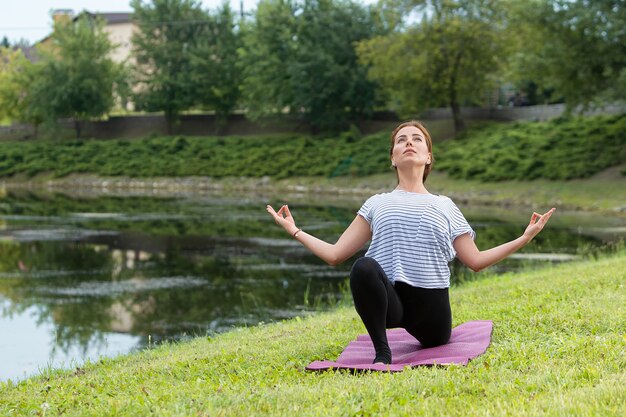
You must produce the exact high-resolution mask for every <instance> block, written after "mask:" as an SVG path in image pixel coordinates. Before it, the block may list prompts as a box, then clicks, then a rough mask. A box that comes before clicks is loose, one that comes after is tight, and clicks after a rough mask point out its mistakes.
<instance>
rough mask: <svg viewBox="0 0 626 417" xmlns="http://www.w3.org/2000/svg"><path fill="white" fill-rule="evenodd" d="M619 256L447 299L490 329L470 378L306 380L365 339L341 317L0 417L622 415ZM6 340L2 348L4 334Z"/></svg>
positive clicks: (130, 373) (230, 340) (57, 376)
mask: <svg viewBox="0 0 626 417" xmlns="http://www.w3.org/2000/svg"><path fill="white" fill-rule="evenodd" d="M625 278H626V254H624V253H622V254H620V255H616V256H613V257H608V258H604V259H600V260H594V261H586V262H579V263H572V264H566V265H561V266H555V267H549V268H545V269H541V270H536V271H529V272H525V273H520V274H506V275H502V276H490V277H486V278H485V279H483V280H481V281H475V282H471V283H468V284H466V285H463V286H461V287H457V288H453V289H452V291H451V300H452V308H453V316H454V318H453V320H454V324H455V325H457V324H460V323H462V322H465V321H468V320H477V319H491V320H493V321H494V332H493V341H492V345H491V346H490V348H489V349H488V350H487V352H486V353H485V354H484V355H482V356H480V357H478V358H477V359H475V360H473V361H471V362H470V363H469V365H468V366H466V367H462V366H450V367H430V368H426V367H423V368H417V369H411V370H407V371H405V372H402V373H399V374H381V373H363V374H359V375H351V374H350V373H347V372H325V373H310V372H307V371H305V370H304V367H305V366H306V365H307V364H308V363H309V362H310V361H312V360H316V359H322V358H328V359H334V358H336V356H337V355H338V354H339V353H340V352H341V350H342V349H343V347H344V346H345V345H346V344H347V343H348V342H349V341H350V340H351V339H353V338H354V337H356V335H357V334H359V333H362V332H363V331H364V329H363V326H362V324H361V323H360V320H359V319H358V318H357V316H356V314H355V313H354V311H353V310H352V308H350V307H339V308H338V309H337V310H335V311H333V312H329V313H323V314H317V315H314V316H310V317H305V318H298V319H294V320H290V321H288V322H283V323H277V324H269V325H262V326H259V327H254V328H248V329H239V330H234V331H232V332H230V333H226V334H222V335H219V336H216V337H214V338H212V339H207V338H199V339H195V340H193V341H191V342H185V343H180V344H175V345H168V346H162V347H160V348H157V349H153V350H151V351H144V352H141V353H138V354H131V355H128V356H124V357H120V358H117V359H105V360H102V361H100V362H98V363H96V364H91V365H87V366H84V367H82V368H80V369H74V370H72V371H51V372H49V373H48V375H44V376H40V377H37V378H33V379H30V380H26V381H23V382H20V383H19V384H13V383H4V384H2V385H0V414H2V415H61V414H62V415H94V416H101V415H128V416H136V415H148V414H151V413H153V414H157V415H207V416H208V415H211V416H214V415H242V416H243V415H245V416H248V415H256V414H271V415H289V416H300V415H331V416H337V415H341V416H349V415H407V416H409V415H410V416H415V415H423V416H439V415H441V416H444V415H445V416H455V415H458V416H481V415H484V416H488V415H519V416H528V415H559V416H618V415H623V414H622V413H623V410H624V409H626V335H625V331H624V330H625V326H626V309H625V307H624V306H625V305H626V291H625V289H624V281H625ZM8 337H10V336H8Z"/></svg>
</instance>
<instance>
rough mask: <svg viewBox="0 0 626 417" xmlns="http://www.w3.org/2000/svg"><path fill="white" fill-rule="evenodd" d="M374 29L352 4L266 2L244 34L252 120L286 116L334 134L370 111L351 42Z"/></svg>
mask: <svg viewBox="0 0 626 417" xmlns="http://www.w3.org/2000/svg"><path fill="white" fill-rule="evenodd" d="M376 30H377V26H376V24H375V22H374V19H373V17H372V15H371V13H370V9H368V8H365V7H363V6H361V5H359V4H358V3H356V2H353V1H351V0H303V1H297V0H265V1H261V2H260V3H259V4H258V9H257V13H256V19H255V21H254V22H253V24H252V25H251V27H249V28H248V30H247V31H246V34H245V35H244V48H243V49H242V54H241V57H242V64H243V68H244V83H243V98H244V102H245V104H246V106H247V108H248V110H249V114H250V115H251V116H252V117H253V118H259V117H262V116H267V115H272V114H281V113H282V112H284V111H288V112H290V113H291V114H296V115H300V116H302V117H303V118H304V120H305V121H306V122H307V123H308V124H309V125H310V126H311V127H312V128H313V129H314V130H340V129H343V128H345V127H347V125H348V122H349V121H350V120H355V119H358V118H361V117H364V116H366V115H367V114H368V113H369V112H370V111H371V110H372V108H373V106H374V102H375V100H374V93H375V90H374V83H372V82H371V81H369V80H368V79H367V70H366V68H365V67H363V66H361V65H359V63H358V62H357V56H356V52H355V49H354V45H355V43H356V42H359V41H361V40H364V39H368V38H370V37H372V36H373V35H374V34H375V33H376Z"/></svg>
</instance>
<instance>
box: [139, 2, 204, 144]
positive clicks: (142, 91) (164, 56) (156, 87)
mask: <svg viewBox="0 0 626 417" xmlns="http://www.w3.org/2000/svg"><path fill="white" fill-rule="evenodd" d="M130 5H131V7H132V8H133V10H134V19H135V22H136V23H137V27H138V31H137V32H136V33H135V35H133V45H134V57H135V59H136V61H137V67H136V76H137V81H138V87H137V89H138V92H137V95H136V103H137V107H138V108H139V109H144V110H148V111H163V112H164V113H165V118H166V120H167V125H168V131H169V132H170V133H172V132H173V127H174V124H175V123H177V122H178V118H179V115H180V113H181V111H183V110H186V109H188V108H189V107H191V106H192V105H193V101H194V97H195V94H194V93H195V91H194V90H195V86H194V83H193V80H192V79H191V77H190V74H191V72H192V64H191V51H192V50H193V49H194V47H195V44H196V42H197V41H198V40H199V39H200V38H201V37H202V36H203V33H204V32H205V30H206V28H207V26H208V19H207V16H206V14H205V13H204V12H203V11H202V9H201V8H200V5H199V3H198V2H197V1H195V0H152V1H151V2H150V3H144V2H143V1H141V0H132V1H131V3H130Z"/></svg>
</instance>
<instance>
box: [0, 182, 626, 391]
mask: <svg viewBox="0 0 626 417" xmlns="http://www.w3.org/2000/svg"><path fill="white" fill-rule="evenodd" d="M363 200H364V198H362V197H352V198H342V199H339V198H335V199H330V198H319V197H317V196H302V195H300V196H297V195H295V196H294V195H292V196H261V195H258V196H250V195H247V196H244V195H217V194H215V195H213V194H204V195H201V196H198V195H195V196H176V197H160V198H155V197H144V196H142V197H128V196H127V197H120V196H96V197H86V196H81V197H76V196H68V195H66V194H49V193H32V192H21V193H16V192H10V193H5V194H4V195H2V196H0V334H1V335H2V336H1V337H0V381H3V380H7V379H12V380H19V379H22V378H24V377H25V376H28V375H32V374H35V373H37V372H40V371H42V370H45V369H47V368H50V367H72V366H80V364H81V363H83V362H84V361H85V360H87V359H89V360H92V361H95V360H97V359H98V358H100V357H102V356H114V355H116V354H119V353H126V352H130V351H132V350H135V349H141V348H144V347H147V346H150V345H153V344H157V343H159V342H160V341H162V340H179V339H183V338H186V337H193V336H203V335H210V334H213V333H217V332H223V331H226V330H228V329H231V328H232V327H234V326H249V325H255V324H258V323H259V322H270V321H276V320H281V319H287V318H290V317H294V316H296V315H302V314H306V313H307V312H311V311H316V310H322V309H326V308H329V307H332V306H334V305H336V304H337V303H338V302H339V301H340V300H341V299H342V298H343V297H345V296H349V295H347V294H349V292H347V291H346V289H347V282H346V279H347V276H348V273H349V270H350V266H351V263H352V261H353V260H349V261H347V262H345V263H344V264H343V265H340V266H338V267H330V266H327V265H325V264H324V263H323V262H321V261H320V260H318V259H317V258H315V257H314V256H312V255H310V254H309V253H308V252H307V251H306V250H305V249H304V248H303V247H302V246H300V245H299V244H298V243H297V242H295V241H294V240H293V239H291V238H290V237H289V236H288V235H286V234H285V233H284V232H283V231H282V230H281V229H280V228H278V227H277V226H275V225H274V223H273V221H272V220H271V218H270V217H269V216H268V215H267V213H266V212H265V210H264V207H265V205H266V204H268V203H269V204H273V205H275V206H278V205H280V204H281V203H282V202H285V201H287V202H289V204H290V208H291V211H292V213H293V214H294V217H295V218H296V220H298V223H299V225H300V226H301V227H302V228H303V229H305V230H307V231H309V232H311V233H313V234H315V235H316V236H318V237H320V238H322V239H326V240H333V241H334V240H335V239H336V238H337V237H338V236H339V234H340V233H341V232H342V231H343V230H344V229H345V227H346V226H347V225H348V224H349V223H350V222H351V221H352V219H353V218H354V216H355V212H356V210H357V209H358V208H359V207H360V204H362V202H363ZM461 209H462V211H463V212H464V213H465V215H466V217H467V218H468V220H469V221H470V223H471V224H472V226H473V227H474V228H475V230H476V232H477V234H478V238H477V244H478V246H479V247H489V246H493V245H495V244H498V243H502V242H504V241H507V240H510V239H512V238H514V237H516V236H518V235H519V234H520V233H521V232H522V231H523V229H524V226H525V224H526V223H527V221H528V217H529V212H528V210H523V211H522V212H519V213H518V212H516V211H515V210H502V209H493V208H491V209H486V208H481V207H462V206H461ZM557 213H558V212H557ZM624 236H626V219H624V218H620V217H615V218H611V217H606V216H592V215H585V214H576V213H558V215H557V216H555V217H553V219H552V220H551V224H550V227H549V228H548V229H546V230H545V231H544V232H543V233H542V234H541V235H540V236H539V237H538V238H537V240H536V241H535V242H534V243H533V244H532V245H529V246H527V247H526V248H524V250H523V251H522V252H521V253H519V254H516V256H515V257H513V258H512V259H509V260H507V261H505V262H503V263H502V264H499V265H497V266H496V267H492V268H491V271H495V272H497V271H500V270H504V269H515V268H519V267H520V266H522V265H524V266H526V265H529V264H530V265H532V264H537V263H545V262H561V261H567V260H570V259H575V258H576V257H577V256H578V255H579V254H580V253H581V252H589V251H590V250H594V249H595V248H601V247H602V246H603V245H605V244H606V243H607V242H611V241H616V240H618V239H621V238H623V237H624ZM363 253H364V251H362V252H360V253H359V254H357V256H361V255H362V254H363ZM452 270H453V282H455V283H459V282H462V281H464V280H467V279H475V277H476V274H474V273H471V272H469V271H467V270H466V269H465V268H463V267H462V266H461V265H459V264H458V263H454V264H452Z"/></svg>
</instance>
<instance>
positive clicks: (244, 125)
mask: <svg viewBox="0 0 626 417" xmlns="http://www.w3.org/2000/svg"><path fill="white" fill-rule="evenodd" d="M564 111H565V105H563V104H548V105H539V106H525V107H502V108H491V109H488V108H479V107H466V108H463V109H461V114H462V116H463V118H465V119H469V120H472V119H486V120H507V121H513V120H533V121H544V120H549V119H552V118H555V117H558V116H560V115H562V114H563V112H564ZM624 112H626V106H624V105H610V106H605V107H603V108H600V109H595V110H590V111H587V112H585V114H588V115H593V114H620V113H624ZM419 118H420V119H421V120H437V119H449V118H452V112H451V110H450V109H449V108H436V109H429V110H427V111H425V112H423V113H422V114H420V115H419ZM398 120H399V118H398V116H397V115H395V114H394V113H392V112H378V113H376V114H374V116H373V117H372V119H371V120H365V121H362V122H359V123H357V124H356V125H357V127H358V128H359V129H360V130H361V131H362V132H364V133H371V132H376V131H379V130H381V129H388V128H389V127H390V126H391V125H393V124H394V123H396V122H397V121H398ZM60 125H61V128H62V134H61V137H68V138H70V137H73V135H74V133H73V130H72V129H73V123H72V121H71V120H62V121H61V122H60ZM175 130H176V133H177V134H182V135H189V136H207V135H238V136H241V135H257V134H276V133H306V132H308V131H309V127H308V126H307V125H306V124H304V123H302V122H301V121H298V120H297V119H296V118H293V117H282V118H280V119H275V120H265V121H262V122H253V121H251V120H248V119H246V117H245V116H244V115H242V114H234V115H231V116H229V118H228V122H227V123H226V125H225V127H223V128H222V129H218V125H217V122H216V119H215V116H213V115H210V114H198V115H183V116H181V118H180V123H179V124H178V125H177V126H175ZM166 134H167V123H166V121H165V117H164V116H162V115H136V116H112V117H109V118H108V119H107V120H102V121H94V122H85V123H83V125H82V136H83V137H89V138H94V139H113V138H137V137H145V136H149V135H166ZM34 137H35V130H34V128H33V127H32V126H31V125H21V124H16V125H11V126H4V127H2V126H0V140H15V139H32V138H34Z"/></svg>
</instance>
